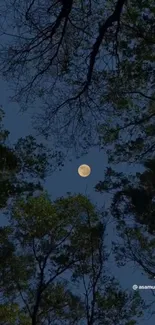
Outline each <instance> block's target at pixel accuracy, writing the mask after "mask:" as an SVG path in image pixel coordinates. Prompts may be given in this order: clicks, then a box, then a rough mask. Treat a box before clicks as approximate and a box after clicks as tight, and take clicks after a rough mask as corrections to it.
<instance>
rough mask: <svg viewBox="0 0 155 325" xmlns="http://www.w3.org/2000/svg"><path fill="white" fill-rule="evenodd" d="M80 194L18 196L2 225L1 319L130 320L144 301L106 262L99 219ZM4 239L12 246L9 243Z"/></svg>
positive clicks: (124, 324) (43, 321) (40, 321)
mask: <svg viewBox="0 0 155 325" xmlns="http://www.w3.org/2000/svg"><path fill="white" fill-rule="evenodd" d="M100 219H101V215H100V212H99V211H98V210H97V209H96V207H95V206H93V205H92V204H91V202H90V201H89V200H88V199H87V198H86V197H84V196H82V195H80V194H79V195H76V196H71V195H70V196H68V197H66V198H63V197H62V198H59V199H57V200H56V201H54V202H52V201H51V200H50V199H49V197H48V195H47V194H44V193H42V194H41V195H40V196H38V197H29V198H27V199H26V200H24V199H20V198H19V199H18V200H17V201H16V202H15V204H14V207H13V208H12V211H11V219H10V224H9V226H8V227H4V228H3V229H2V230H1V231H2V234H3V235H2V237H1V238H2V239H1V241H0V245H1V251H2V252H5V251H6V249H7V248H8V249H9V255H7V254H6V255H5V258H4V259H3V260H2V263H1V265H0V285H1V290H2V297H3V301H4V303H2V304H1V306H0V319H1V322H3V324H5V325H8V324H10V322H12V324H16V323H18V322H20V324H21V325H25V324H33V325H36V324H46V323H47V324H49V325H50V324H55V325H56V324H62V323H65V324H70V325H73V324H77V325H78V324H81V323H82V322H83V323H85V324H87V325H96V324H103V323H105V322H106V323H109V324H112V325H114V324H116V323H117V324H118V325H119V324H120V325H127V324H128V325H129V324H137V318H138V317H140V316H141V315H142V309H144V308H145V304H144V302H143V301H142V300H141V298H140V296H139V294H138V293H137V292H136V293H134V292H127V291H124V290H123V289H121V287H120V285H119V283H118V282H117V281H116V279H115V278H114V277H113V276H110V274H109V271H108V270H107V266H106V262H107V261H108V254H107V251H106V245H105V231H106V222H104V221H103V212H102V221H103V222H101V221H100ZM10 247H11V249H10Z"/></svg>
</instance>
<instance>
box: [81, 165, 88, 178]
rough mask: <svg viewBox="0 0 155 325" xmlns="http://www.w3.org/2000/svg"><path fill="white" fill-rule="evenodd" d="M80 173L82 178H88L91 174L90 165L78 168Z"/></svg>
mask: <svg viewBox="0 0 155 325" xmlns="http://www.w3.org/2000/svg"><path fill="white" fill-rule="evenodd" d="M78 173H79V175H80V176H81V177H87V176H89V175H90V173H91V169H90V167H89V166H88V165H81V166H79V168H78Z"/></svg>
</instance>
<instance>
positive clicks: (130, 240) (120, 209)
mask: <svg viewBox="0 0 155 325" xmlns="http://www.w3.org/2000/svg"><path fill="white" fill-rule="evenodd" d="M144 168H145V170H144V172H142V173H136V175H128V176H127V175H125V174H123V173H117V172H115V171H114V170H112V169H110V168H109V169H108V170H107V172H106V174H105V179H104V181H103V182H100V183H99V184H97V186H96V190H97V191H99V192H102V191H103V192H104V191H110V193H111V194H112V203H111V208H110V211H111V214H112V216H113V218H114V220H115V221H116V227H117V231H118V237H119V240H118V243H117V242H114V252H115V254H116V260H117V262H118V264H119V265H125V264H127V263H128V262H130V261H133V262H134V263H136V265H137V266H138V267H140V270H141V271H142V272H143V273H145V274H146V275H147V276H148V277H149V278H151V279H154V277H155V203H154V202H155V159H152V160H151V159H150V160H148V161H146V162H145V164H144Z"/></svg>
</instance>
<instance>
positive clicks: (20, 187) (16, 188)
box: [0, 109, 63, 209]
mask: <svg viewBox="0 0 155 325" xmlns="http://www.w3.org/2000/svg"><path fill="white" fill-rule="evenodd" d="M3 117H4V111H3V110H2V109H1V110H0V208H1V209H2V208H5V207H6V206H8V204H10V202H11V201H10V200H11V199H13V198H14V199H15V198H16V197H18V196H21V195H24V196H25V195H32V194H33V193H34V192H35V191H36V190H42V188H43V187H42V186H43V181H44V179H45V177H46V176H47V175H48V173H49V172H51V171H52V170H54V168H55V167H57V166H55V164H59V165H60V166H61V165H62V157H63V156H62V154H61V152H60V151H55V152H52V151H51V150H49V149H48V148H46V147H45V146H44V145H43V144H39V143H37V141H36V140H35V139H34V138H33V137H32V136H27V137H26V138H20V139H19V140H18V141H17V143H16V144H14V145H12V146H11V145H10V144H9V131H7V130H5V129H4V126H3V123H2V122H3Z"/></svg>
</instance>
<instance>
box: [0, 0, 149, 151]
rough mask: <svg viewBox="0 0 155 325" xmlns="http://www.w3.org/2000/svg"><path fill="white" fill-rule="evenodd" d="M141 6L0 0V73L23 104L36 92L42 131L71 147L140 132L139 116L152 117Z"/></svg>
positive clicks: (146, 22) (135, 3)
mask: <svg viewBox="0 0 155 325" xmlns="http://www.w3.org/2000/svg"><path fill="white" fill-rule="evenodd" d="M147 8H148V10H149V13H147V14H146V13H145V12H146V4H145V2H141V1H135V0H131V1H125V0H118V1H116V2H115V3H114V1H113V0H109V1H108V2H107V3H104V2H100V3H98V6H96V2H95V1H93V0H90V1H78V0H75V1H71V0H70V1H49V0H46V1H45V3H44V5H43V4H42V3H40V2H37V1H36V0H31V1H28V2H27V3H25V2H24V1H19V0H16V1H13V2H12V1H11V0H7V1H5V5H3V7H2V9H3V10H2V12H3V15H4V16H5V24H1V35H2V37H3V36H4V35H5V36H7V38H6V39H7V41H6V42H4V37H3V48H2V49H1V50H0V67H1V72H2V74H3V76H4V77H6V78H7V80H10V79H11V80H12V81H13V82H14V85H15V87H16V90H17V91H15V96H14V99H15V100H17V101H18V102H20V103H21V105H22V107H24V108H25V107H27V105H29V104H31V106H32V105H33V102H34V103H35V100H37V99H38V98H39V103H40V107H38V113H37V114H36V116H35V126H36V128H37V130H38V131H39V132H40V133H41V134H44V135H45V136H46V137H48V136H51V135H52V137H53V141H54V140H55V143H59V145H63V146H65V147H67V148H68V149H71V148H72V147H74V148H76V150H77V152H78V151H79V152H80V150H82V151H85V150H87V149H88V148H89V147H91V146H92V145H95V144H97V145H100V146H102V145H104V144H105V139H107V138H108V139H109V136H110V139H111V135H112V138H113V140H115V138H116V136H117V134H118V132H119V134H120V132H121V130H122V132H123V130H127V131H128V134H130V133H133V130H132V129H133V127H135V128H134V134H136V136H137V134H138V137H140V138H141V132H140V131H141V125H142V122H143V121H150V123H152V121H153V117H154V113H150V112H148V102H149V100H151V101H152V103H153V102H154V73H153V71H154V67H153V61H154V41H155V39H154V27H155V26H154V19H153V17H154V3H153V2H152V0H149V1H148V2H147ZM146 15H147V17H148V19H146ZM13 31H14V32H13ZM8 38H9V42H8ZM37 105H38V100H37ZM114 117H115V119H114ZM116 121H117V122H116ZM137 129H138V131H139V132H137ZM129 132H130V133H129ZM139 133H140V135H139ZM111 140H112V139H111ZM111 140H109V141H111ZM132 140H135V139H132ZM106 144H107V143H106ZM124 147H125V148H126V147H127V146H126V145H125V146H124ZM121 152H122V153H123V151H121Z"/></svg>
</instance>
